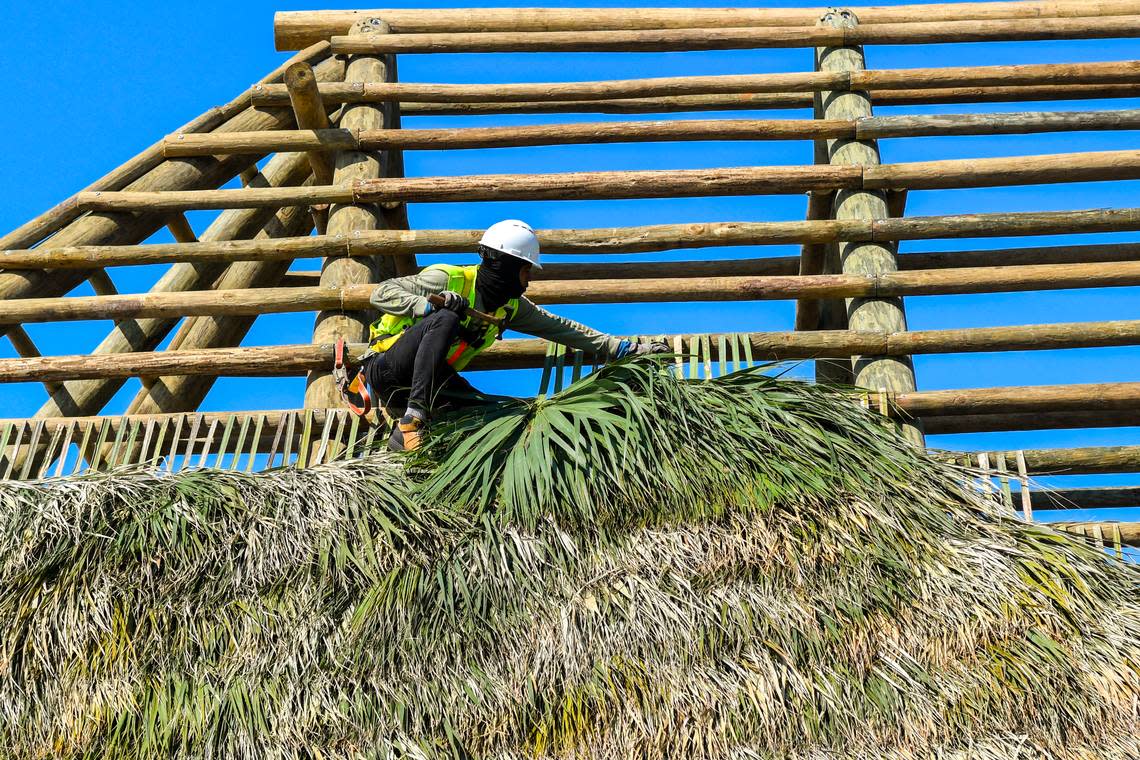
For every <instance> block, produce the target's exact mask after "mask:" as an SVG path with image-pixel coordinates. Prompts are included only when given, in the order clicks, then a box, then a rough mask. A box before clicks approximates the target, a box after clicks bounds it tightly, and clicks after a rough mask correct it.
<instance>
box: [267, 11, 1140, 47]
mask: <svg viewBox="0 0 1140 760" xmlns="http://www.w3.org/2000/svg"><path fill="white" fill-rule="evenodd" d="M827 10H828V8H827V7H816V8H430V9H422V8H417V9H415V10H412V9H407V8H383V9H375V10H352V11H347V10H346V11H282V12H278V13H277V14H276V15H275V16H274V19H273V32H274V41H275V43H276V45H277V49H278V50H296V49H298V48H299V47H304V46H305V45H311V44H313V43H314V42H319V41H321V40H327V39H329V38H330V37H333V36H335V35H340V34H347V33H348V30H349V29H350V28H351V27H352V25H353V23H355V22H356V21H359V20H361V19H362V18H371V17H377V18H382V19H384V21H385V22H386V23H388V24H389V25H390V26H391V28H392V31H393V32H395V33H397V34H428V33H438V32H507V31H509V32H516V33H518V32H545V31H601V30H607V29H608V30H614V29H689V28H693V27H706V28H717V27H743V26H751V27H765V26H809V25H811V24H814V23H815V22H816V21H817V20H818V19H819V17H820V16H822V15H823V14H824V13H826V12H827ZM852 10H853V11H854V12H855V14H856V15H857V16H858V17H859V24H860V25H861V26H862V25H874V24H898V23H907V22H916V21H921V22H927V23H935V22H944V21H982V20H993V19H1016V18H1022V19H1042V18H1046V19H1047V18H1074V17H1082V16H1100V15H1123V14H1129V13H1140V6H1137V3H1136V0H1061V1H1060V2H1058V1H1056V0H1054V1H1053V2H1049V1H1048V0H1044V1H1042V2H1024V1H1022V2H973V3H937V4H915V5H897V6H876V7H870V8H862V7H854V8H852Z"/></svg>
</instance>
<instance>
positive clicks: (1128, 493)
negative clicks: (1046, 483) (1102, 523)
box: [1030, 486, 1140, 545]
mask: <svg viewBox="0 0 1140 760" xmlns="http://www.w3.org/2000/svg"><path fill="white" fill-rule="evenodd" d="M1030 500H1031V503H1032V505H1033V511H1034V512H1036V511H1038V510H1042V509H1045V510H1048V509H1120V508H1122V507H1140V487H1136V486H1130V487H1115V488H1063V489H1057V490H1052V489H1050V490H1044V489H1043V490H1039V491H1038V490H1034V491H1030ZM1136 528H1137V530H1136V532H1135V534H1134V535H1133V536H1132V539H1133V541H1136V542H1140V523H1138V524H1137V525H1136ZM1104 537H1105V540H1106V541H1108V540H1110V539H1111V537H1112V534H1111V533H1110V532H1105V534H1104ZM1124 543H1126V544H1128V543H1129V541H1128V540H1126V541H1125V542H1124ZM1131 545H1137V544H1136V543H1133V544H1131Z"/></svg>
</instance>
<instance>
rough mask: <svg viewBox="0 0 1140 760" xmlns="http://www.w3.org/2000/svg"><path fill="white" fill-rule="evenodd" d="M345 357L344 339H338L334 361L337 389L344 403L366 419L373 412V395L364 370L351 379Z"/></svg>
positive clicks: (333, 373)
mask: <svg viewBox="0 0 1140 760" xmlns="http://www.w3.org/2000/svg"><path fill="white" fill-rule="evenodd" d="M344 355H345V348H344V338H338V339H337V342H336V356H335V358H334V359H333V371H332V375H333V380H334V381H335V382H336V388H337V390H338V391H340V395H341V396H342V397H343V398H344V403H345V404H346V405H347V406H348V408H349V409H351V410H352V412H353V414H356V415H358V416H360V417H364V416H366V415H367V414H368V412H370V411H372V394H370V393H369V392H368V382H367V381H366V380H365V379H364V371H363V370H359V369H358V370H357V371H356V374H355V375H353V376H352V379H351V380H350V379H349V377H348V375H349V372H348V365H347V364H346V363H345V360H344Z"/></svg>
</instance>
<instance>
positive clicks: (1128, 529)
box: [1033, 488, 1140, 547]
mask: <svg viewBox="0 0 1140 760" xmlns="http://www.w3.org/2000/svg"><path fill="white" fill-rule="evenodd" d="M1093 491H1103V493H1093ZM1138 494H1140V489H1135V488H1133V489H1129V488H1105V489H1086V490H1085V491H1081V492H1074V491H1061V492H1057V493H1056V494H1055V495H1054V494H1051V493H1050V492H1047V491H1034V492H1033V508H1034V509H1037V508H1038V507H1037V503H1038V502H1041V503H1042V504H1044V505H1048V504H1050V503H1051V501H1050V498H1051V497H1055V498H1058V499H1063V500H1064V501H1061V502H1060V503H1065V504H1078V503H1080V504H1095V503H1098V502H1108V503H1109V504H1108V506H1109V507H1111V506H1115V505H1116V504H1115V502H1132V503H1129V504H1123V506H1129V507H1131V506H1138V505H1140V502H1137V501H1135V495H1138ZM1070 496H1071V497H1072V499H1068V498H1066V497H1070ZM1077 499H1079V500H1081V501H1079V502H1078V501H1076V500H1077ZM1098 508H1099V507H1095V506H1067V507H1051V506H1042V507H1041V509H1098ZM1049 527H1051V528H1054V529H1056V530H1059V531H1062V532H1064V533H1068V534H1070V535H1074V536H1083V537H1084V538H1091V539H1095V540H1097V541H1099V542H1103V543H1104V545H1105V546H1109V547H1111V546H1114V545H1115V544H1116V542H1117V538H1118V537H1119V539H1120V544H1121V545H1122V546H1140V522H1131V523H1125V522H1080V523H1071V522H1058V523H1049Z"/></svg>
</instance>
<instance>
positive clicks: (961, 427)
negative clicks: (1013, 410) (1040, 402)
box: [922, 410, 1140, 435]
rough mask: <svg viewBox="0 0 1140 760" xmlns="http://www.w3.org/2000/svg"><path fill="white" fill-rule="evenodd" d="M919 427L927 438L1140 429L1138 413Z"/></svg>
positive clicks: (938, 419)
mask: <svg viewBox="0 0 1140 760" xmlns="http://www.w3.org/2000/svg"><path fill="white" fill-rule="evenodd" d="M922 427H923V429H924V430H925V431H926V434H927V435H956V434H961V433H1001V432H1011V431H1027V430H1084V429H1087V428H1120V427H1140V410H1128V411H1107V412H1104V411H1095V412H1031V413H1017V414H1008V413H1000V414H999V413H994V414H960V415H944V416H926V417H923V418H922Z"/></svg>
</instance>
